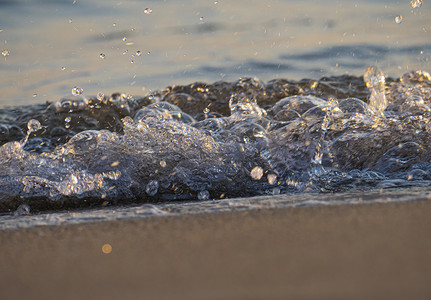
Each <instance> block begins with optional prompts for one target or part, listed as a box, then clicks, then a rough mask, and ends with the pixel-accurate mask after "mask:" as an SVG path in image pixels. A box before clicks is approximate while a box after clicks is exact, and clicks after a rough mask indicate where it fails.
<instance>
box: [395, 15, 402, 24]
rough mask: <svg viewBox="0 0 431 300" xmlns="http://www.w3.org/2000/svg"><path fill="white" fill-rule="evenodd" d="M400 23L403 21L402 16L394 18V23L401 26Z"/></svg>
mask: <svg viewBox="0 0 431 300" xmlns="http://www.w3.org/2000/svg"><path fill="white" fill-rule="evenodd" d="M402 21H403V16H396V17H395V23H397V24H401V22H402Z"/></svg>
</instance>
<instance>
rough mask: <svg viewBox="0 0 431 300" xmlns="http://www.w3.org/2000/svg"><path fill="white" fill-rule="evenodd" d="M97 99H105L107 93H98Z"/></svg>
mask: <svg viewBox="0 0 431 300" xmlns="http://www.w3.org/2000/svg"><path fill="white" fill-rule="evenodd" d="M96 97H97V100H99V101H103V100H104V99H105V94H104V93H102V92H99V93H97V96H96Z"/></svg>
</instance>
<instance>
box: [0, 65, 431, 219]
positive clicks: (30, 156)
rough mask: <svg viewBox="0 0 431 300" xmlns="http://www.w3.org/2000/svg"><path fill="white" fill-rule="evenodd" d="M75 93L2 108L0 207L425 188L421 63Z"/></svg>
mask: <svg viewBox="0 0 431 300" xmlns="http://www.w3.org/2000/svg"><path fill="white" fill-rule="evenodd" d="M73 92H74V93H75V94H76V95H75V96H73V95H72V96H70V97H66V98H63V99H61V100H59V101H57V102H54V103H46V104H39V105H30V106H24V107H12V108H5V109H2V110H1V112H0V120H1V127H0V128H1V135H0V138H1V140H0V141H1V144H2V146H1V148H0V153H1V155H0V166H1V167H0V208H1V211H3V212H8V211H14V210H16V209H17V208H18V207H19V206H20V205H23V204H24V205H29V206H30V207H31V209H32V210H46V209H50V210H52V209H65V208H76V207H89V206H100V205H103V206H106V205H112V204H126V203H136V202H139V203H140V202H152V203H159V202H166V201H181V200H193V199H195V200H210V199H221V198H234V197H249V196H256V195H278V194H285V193H303V192H319V193H328V192H341V191H347V190H352V189H353V190H369V189H386V188H393V187H418V186H428V185H430V184H431V163H430V158H431V157H430V156H431V151H430V147H429V142H428V141H429V139H430V134H431V127H430V118H431V109H430V101H431V78H430V75H429V74H428V73H426V72H423V71H412V72H409V73H406V74H404V75H403V76H402V77H401V78H386V77H385V76H384V75H383V73H382V72H381V71H379V70H378V69H377V68H375V67H370V68H368V70H367V71H366V73H365V75H364V76H363V77H354V76H339V77H326V78H322V79H320V80H317V81H315V80H308V79H304V80H300V81H289V80H284V79H277V80H273V81H269V82H266V83H264V82H261V81H259V80H258V79H256V78H244V79H240V80H238V81H236V82H216V83H213V84H204V83H194V84H190V85H187V86H173V87H169V88H167V89H165V90H162V91H159V92H154V93H151V94H149V95H147V96H145V97H142V98H133V97H131V96H128V95H125V94H114V95H112V96H104V95H98V96H97V97H91V98H88V99H87V98H85V97H83V96H82V95H78V94H79V93H80V90H79V88H76V89H74V90H73ZM22 208H23V206H21V209H22ZM24 208H25V207H24ZM24 213H25V210H24Z"/></svg>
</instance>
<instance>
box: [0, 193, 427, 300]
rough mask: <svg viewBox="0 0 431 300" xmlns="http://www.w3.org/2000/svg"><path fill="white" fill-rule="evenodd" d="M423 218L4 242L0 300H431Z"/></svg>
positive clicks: (357, 218)
mask: <svg viewBox="0 0 431 300" xmlns="http://www.w3.org/2000/svg"><path fill="white" fill-rule="evenodd" d="M430 215H431V202H429V201H417V202H409V203H388V204H364V205H349V206H347V205H342V206H331V207H302V208H286V209H268V210H254V211H245V212H230V213H216V214H201V215H186V216H174V217H171V216H170V217H154V218H145V219H134V220H123V221H115V222H101V223H88V224H82V225H69V226H52V227H39V228H30V229H21V230H9V231H2V232H0V242H1V247H0V267H1V269H0V299H429V298H430V297H431V285H430V284H429V281H430V278H431V256H430V253H431V252H430V250H431V234H430V233H431V220H430V218H429V216H430ZM104 245H105V247H104ZM109 246H111V248H110V247H109ZM102 248H103V249H102ZM104 251H105V252H107V254H105V253H104Z"/></svg>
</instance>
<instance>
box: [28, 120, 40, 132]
mask: <svg viewBox="0 0 431 300" xmlns="http://www.w3.org/2000/svg"><path fill="white" fill-rule="evenodd" d="M27 128H28V134H30V133H32V132H36V131H38V130H39V129H41V128H42V125H40V122H39V121H38V120H34V119H31V120H30V121H28V123H27Z"/></svg>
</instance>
